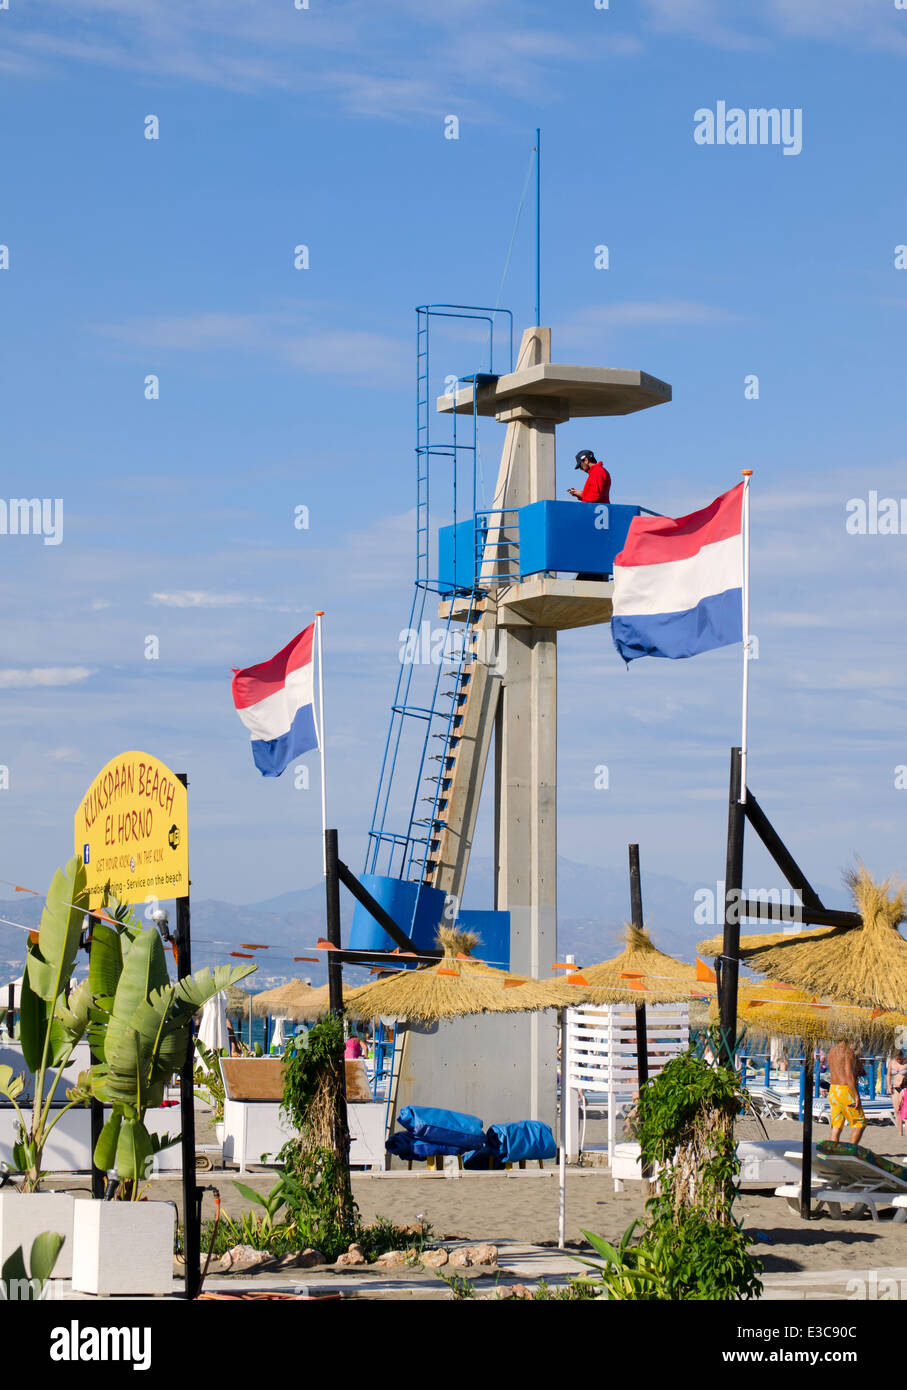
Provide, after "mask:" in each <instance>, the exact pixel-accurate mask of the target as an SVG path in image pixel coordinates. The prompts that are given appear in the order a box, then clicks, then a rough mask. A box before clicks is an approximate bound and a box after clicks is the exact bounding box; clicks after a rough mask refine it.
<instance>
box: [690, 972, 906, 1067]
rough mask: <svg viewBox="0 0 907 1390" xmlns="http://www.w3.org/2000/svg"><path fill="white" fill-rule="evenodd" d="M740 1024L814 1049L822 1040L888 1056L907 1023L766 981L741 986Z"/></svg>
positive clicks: (713, 1012)
mask: <svg viewBox="0 0 907 1390" xmlns="http://www.w3.org/2000/svg"><path fill="white" fill-rule="evenodd" d="M710 1020H711V1021H712V1022H714V1023H717V1022H719V1014H718V1005H717V1003H713V1004H712V1006H711V1009H710ZM737 1021H738V1023H739V1024H740V1026H741V1027H745V1028H746V1030H747V1032H748V1033H749V1034H750V1036H753V1035H755V1036H757V1037H760V1036H761V1037H765V1038H799V1039H801V1040H802V1041H803V1042H804V1043H805V1044H807V1045H809V1046H813V1047H815V1045H816V1044H817V1043H821V1042H849V1043H853V1044H854V1045H856V1046H865V1047H868V1048H869V1049H871V1050H872V1051H883V1052H890V1051H893V1050H894V1047H895V1046H896V1038H897V1035H898V1034H899V1032H900V1030H901V1029H902V1028H903V1027H904V1026H905V1024H907V1015H904V1014H901V1013H891V1012H887V1011H884V1010H881V1009H863V1008H856V1007H848V1006H846V1005H843V1004H830V1003H828V1002H826V1001H823V1000H820V999H818V998H817V997H816V996H815V995H814V994H810V993H809V992H808V991H807V990H803V989H793V988H792V987H791V986H789V985H782V984H778V983H777V982H775V981H772V980H766V981H765V982H761V981H760V982H756V983H746V984H741V985H740V988H739V991H738V996H737Z"/></svg>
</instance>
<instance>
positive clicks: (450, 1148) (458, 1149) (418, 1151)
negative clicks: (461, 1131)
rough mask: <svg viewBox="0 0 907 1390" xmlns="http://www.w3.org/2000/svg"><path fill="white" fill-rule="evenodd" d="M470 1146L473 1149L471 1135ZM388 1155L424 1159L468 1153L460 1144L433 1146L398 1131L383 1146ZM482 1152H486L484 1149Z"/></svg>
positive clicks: (407, 1133)
mask: <svg viewBox="0 0 907 1390" xmlns="http://www.w3.org/2000/svg"><path fill="white" fill-rule="evenodd" d="M469 1142H470V1146H471V1147H472V1148H474V1147H475V1143H476V1136H475V1135H474V1134H473V1135H472V1136H471V1139H470V1141H469ZM385 1148H386V1149H387V1151H388V1153H391V1154H395V1155H396V1157H397V1158H405V1159H413V1158H418V1159H425V1158H434V1156H435V1155H436V1154H458V1155H463V1154H465V1153H468V1152H469V1150H468V1149H464V1147H463V1146H462V1144H433V1143H432V1142H431V1141H430V1140H427V1139H417V1138H416V1137H415V1135H414V1134H410V1132H409V1130H406V1129H398V1130H397V1133H396V1134H392V1135H391V1137H390V1138H389V1139H388V1141H387V1143H386V1144H385ZM482 1152H486V1151H485V1150H484V1149H483V1150H482Z"/></svg>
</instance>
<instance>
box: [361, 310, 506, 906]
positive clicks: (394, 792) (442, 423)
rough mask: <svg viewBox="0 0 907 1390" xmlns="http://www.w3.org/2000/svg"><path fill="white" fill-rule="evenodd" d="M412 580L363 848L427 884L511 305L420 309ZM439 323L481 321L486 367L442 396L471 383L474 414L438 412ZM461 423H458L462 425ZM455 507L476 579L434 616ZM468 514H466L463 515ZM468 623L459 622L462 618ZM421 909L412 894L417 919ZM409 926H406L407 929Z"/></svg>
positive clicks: (448, 769)
mask: <svg viewBox="0 0 907 1390" xmlns="http://www.w3.org/2000/svg"><path fill="white" fill-rule="evenodd" d="M416 314H417V329H416V362H417V368H416V385H417V409H416V581H415V586H414V590H413V599H412V604H411V607H410V616H409V626H408V628H406V629H404V632H403V633H401V650H400V672H399V675H398V677H397V688H396V691H395V694H394V700H393V703H392V705H391V718H390V725H389V728H388V734H387V739H386V742H385V746H384V754H383V757H382V761H381V771H380V775H379V778H378V791H377V795H376V798H375V805H374V809H373V813H372V822H371V829H370V831H369V840H368V849H367V852H366V862H365V870H366V872H367V873H372V874H383V875H387V876H389V877H394V878H400V879H405V880H407V881H409V882H414V883H418V884H420V885H422V884H430V883H431V882H432V881H433V875H434V873H435V871H436V868H437V863H438V860H437V855H438V850H439V846H440V842H441V836H442V834H443V832H444V827H445V812H446V809H447V806H448V802H449V798H450V794H451V790H452V787H453V784H454V780H455V778H456V772H457V754H458V749H459V746H460V741H461V729H462V727H463V723H464V719H465V717H466V713H467V708H468V703H469V698H470V691H471V689H472V688H473V684H474V677H475V672H476V659H477V644H478V641H479V640H480V639H479V633H480V626H479V624H480V621H481V615H482V598H483V588H482V586H481V578H482V576H481V561H482V551H483V548H484V531H483V527H484V524H485V523H484V521H483V520H482V519H481V518H477V511H476V501H477V499H476V465H477V454H478V439H477V421H478V417H477V412H476V408H475V405H476V392H477V390H478V387H479V386H480V385H481V384H482V383H483V381H487V380H488V379H489V378H490V377H493V376H494V367H495V362H494V349H495V344H494V338H495V322H496V319H498V318H503V319H504V320H505V321H506V324H507V328H508V331H509V349H510V355H509V361H508V363H507V366H506V368H505V370H511V369H512V358H513V326H512V316H511V315H510V313H509V311H507V310H500V309H499V310H494V309H483V308H479V307H474V306H469V305H467V306H458V305H448V304H438V305H423V306H421V307H420V308H419V309H417V311H416ZM443 320H459V321H460V324H459V325H458V326H459V328H460V329H462V326H463V321H464V320H465V321H468V322H477V323H478V324H479V325H480V326H482V327H483V332H484V334H485V335H486V344H485V347H486V357H487V364H488V365H487V371H486V372H483V373H478V372H477V373H475V374H473V375H471V376H468V377H466V376H464V377H459V376H458V377H456V378H454V377H448V378H446V379H444V389H443V391H438V392H437V394H439V395H440V394H447V393H449V392H450V391H451V390H453V391H459V390H461V389H462V388H463V387H464V386H466V387H471V388H472V395H473V410H472V412H471V415H468V416H465V417H464V416H458V415H457V414H456V412H453V413H451V414H450V415H447V416H442V417H439V416H438V415H437V414H436V411H435V401H434V398H433V394H432V386H433V380H432V376H433V368H432V347H433V339H434V337H435V335H436V334H437V332H438V330H439V328H445V327H448V325H446V324H444V323H442V322H440V321H443ZM464 421H465V422H466V423H465V427H464ZM458 512H459V514H460V516H462V517H463V519H464V520H466V519H468V520H474V526H473V528H471V530H470V535H471V537H472V551H473V555H472V561H473V562H472V563H471V564H470V565H469V566H468V569H469V571H470V573H471V585H470V587H465V588H462V589H460V590H458V591H457V594H456V597H457V599H458V600H459V603H458V604H457V605H456V610H457V611H456V621H455V620H454V608H455V605H454V603H453V602H451V603H450V604H449V605H448V612H447V616H446V619H440V620H439V619H438V617H437V613H438V598H439V596H440V594H441V592H442V590H441V586H440V583H439V577H438V557H437V527H438V524H439V523H440V522H442V521H443V522H444V523H447V522H450V521H453V522H454V523H456V521H457V520H458ZM464 513H465V516H463V514H464ZM464 619H465V621H464ZM417 910H418V894H417V897H416V904H415V906H414V909H413V920H415V915H416V911H417ZM402 925H405V924H402Z"/></svg>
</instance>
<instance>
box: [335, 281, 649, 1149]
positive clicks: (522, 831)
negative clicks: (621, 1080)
mask: <svg viewBox="0 0 907 1390" xmlns="http://www.w3.org/2000/svg"><path fill="white" fill-rule="evenodd" d="M418 312H419V315H420V439H419V443H418V444H417V458H418V460H419V470H418V471H419V486H418V500H419V506H418V513H419V515H418V521H417V532H418V537H419V539H418V545H417V549H418V552H419V566H420V575H419V578H417V584H416V590H417V596H416V600H415V601H414V607H413V616H412V617H411V629H410V630H411V631H416V630H417V626H418V624H419V623H421V612H422V608H420V604H419V591H420V589H421V590H422V605H423V606H426V607H427V605H428V604H431V606H432V608H433V610H434V611H433V615H432V618H433V621H434V622H437V623H438V624H440V625H441V626H442V627H443V629H444V631H445V633H447V634H451V639H450V640H449V641H448V642H447V646H446V651H447V653H448V655H449V657H450V659H449V660H448V661H445V662H442V663H439V667H438V671H437V673H436V676H435V673H433V672H432V673H430V674H431V676H435V684H434V695H433V696H429V695H423V696H420V697H416V696H414V694H413V690H414V684H413V672H412V671H410V672H408V673H407V672H406V670H405V669H401V680H400V683H399V684H398V691H397V698H396V699H395V702H394V706H393V712H392V720H391V731H390V735H389V739H388V746H387V748H386V750H385V759H384V764H383V766H382V775H381V784H380V786H379V795H378V799H377V802H376V813H375V816H374V817H373V823H372V831H371V836H370V850H369V859H368V862H367V864H366V869H367V874H366V877H365V878H364V880H363V881H364V882H366V884H367V886H368V887H369V889H370V891H371V892H372V893H373V894H374V895H375V896H376V897H377V898H378V899H379V901H381V902H382V905H384V906H386V907H387V908H388V910H389V911H391V913H392V915H394V916H395V918H396V920H398V921H400V922H401V925H403V926H406V925H407V920H406V919H407V914H410V915H409V924H410V926H411V934H412V935H413V939H414V940H416V941H417V943H419V944H420V945H422V946H423V947H424V946H428V945H430V944H433V937H434V933H435V931H436V930H437V926H438V925H439V923H440V922H442V921H447V922H448V923H450V922H452V921H453V920H457V921H458V922H459V924H460V925H461V926H462V927H464V928H468V929H475V930H477V931H478V934H479V935H480V937H481V945H480V947H479V949H478V954H479V955H480V956H482V957H483V958H484V959H486V960H488V961H489V963H492V964H498V965H503V966H504V967H505V968H509V969H511V970H513V971H515V972H518V973H521V974H526V975H531V976H533V977H536V978H541V977H544V976H548V975H551V974H552V973H553V972H552V964H553V962H554V961H556V960H557V634H558V632H559V631H561V630H562V629H565V628H575V627H587V626H591V625H594V624H601V623H607V622H609V621H610V618H611V597H612V591H613V584H612V582H611V578H610V576H611V573H612V570H613V561H614V556H615V555H616V554H617V553H618V552H619V551H620V549H621V548H622V546H623V543H624V540H625V538H626V534H627V530H628V528H629V524H630V521H631V520H632V518H633V516H635V515H637V514H638V513H639V512H640V510H642V509H641V508H640V507H636V506H617V505H610V506H607V507H605V506H598V505H589V504H581V503H579V502H576V501H573V500H570V501H557V500H556V498H555V446H556V429H557V426H558V425H560V424H564V423H565V422H566V421H568V420H570V419H574V418H577V417H587V418H592V417H605V416H613V415H628V414H632V413H634V412H636V411H640V410H646V409H648V408H649V407H650V406H655V405H661V404H663V403H664V402H667V401H670V399H671V388H670V386H669V385H668V384H667V383H666V382H664V381H660V380H659V379H658V378H656V377H652V376H649V375H647V374H646V373H645V372H641V371H635V370H622V369H615V368H610V367H584V366H575V365H563V364H559V363H555V362H552V360H551V330H550V329H549V328H543V327H536V328H530V329H527V330H526V331H525V332H524V334H523V338H522V342H521V345H520V349H519V353H518V355H517V360H516V363H515V365H513V366H512V369H511V370H509V371H507V372H505V373H503V374H495V373H494V371H493V370H489V371H487V372H479V373H476V374H474V375H472V376H470V377H468V378H459V379H458V381H457V383H456V385H455V386H454V387H453V389H451V390H449V391H448V392H447V393H446V394H444V395H441V396H440V398H434V397H430V396H429V390H428V387H429V381H430V371H429V330H430V328H431V326H432V315H433V314H434V313H443V314H444V316H445V317H450V316H451V314H452V312H453V311H452V307H451V306H426V307H425V308H423V309H420V310H419V311H418ZM462 312H463V315H464V316H469V317H474V316H477V315H479V314H481V315H485V316H487V315H491V314H494V313H497V312H499V311H488V310H482V311H480V310H465V309H464V310H463V311H462ZM492 322H493V320H492ZM423 343H424V353H423V351H422V346H423ZM492 353H493V349H492ZM423 359H424V360H423ZM423 367H424V370H422V368H423ZM432 410H434V412H435V413H436V416H437V418H438V419H441V420H443V419H444V418H445V417H446V418H447V419H448V421H449V424H450V429H451V433H450V435H449V436H447V437H445V438H444V440H443V441H441V442H439V441H438V440H437V437H436V432H435V434H433V433H432V425H431V422H430V420H429V412H430V411H432ZM462 417H466V431H465V442H464V433H463V429H462V425H460V426H458V419H462ZM481 417H494V418H495V419H496V420H498V421H500V422H503V423H505V424H506V425H507V431H506V436H505V439H504V445H503V450H502V454H501V461H500V467H499V470H498V475H497V482H496V486H495V490H494V496H493V500H492V505H491V506H490V507H489V508H485V509H477V508H476V505H475V490H474V482H473V496H472V499H471V507H470V505H469V499H467V511H468V515H467V517H466V519H465V520H461V519H459V517H458V516H457V515H456V512H455V513H454V520H453V522H452V523H450V524H448V525H446V526H441V527H439V528H437V542H436V545H435V544H433V539H434V531H433V528H432V526H431V522H430V517H429V509H428V501H429V498H430V495H431V487H430V479H431V478H432V477H437V474H438V472H439V468H444V467H446V468H448V470H449V469H450V468H452V470H453V476H454V484H455V487H454V495H455V498H456V496H457V491H456V478H457V469H458V465H459V466H460V468H461V472H462V463H463V459H464V457H465V459H466V462H467V464H468V461H469V457H470V451H472V459H473V462H474V460H475V430H476V428H477V422H478V420H479V419H480V418H481ZM423 422H424V423H423ZM458 430H459V433H458ZM462 493H463V487H462V486H461V487H460V494H459V495H460V497H461V499H462ZM467 493H468V489H467ZM461 514H462V501H461ZM423 562H424V563H423ZM577 572H580V573H583V574H592V575H596V576H599V575H600V576H601V578H591V579H587V578H583V579H578V578H577V577H576V573H577ZM435 602H436V604H437V606H436V607H435V606H434V604H435ZM401 665H402V668H403V667H404V666H405V663H401ZM442 680H449V681H450V682H451V683H450V684H449V685H448V686H447V688H446V689H444V688H443V686H442ZM407 719H410V720H411V721H415V720H417V719H421V721H422V724H423V729H422V731H421V733H420V739H421V747H422V752H421V757H420V758H419V766H418V774H417V782H418V789H417V791H416V795H415V796H414V797H413V799H412V803H411V807H410V824H409V829H408V831H407V832H406V833H405V834H404V833H401V832H400V831H394V830H390V829H389V828H388V817H389V814H390V808H391V805H392V800H393V798H392V795H391V792H392V783H393V780H394V771H395V768H396V767H397V766H398V763H399V756H398V754H399V750H400V748H401V747H402V742H403V734H404V732H405V725H406V721H407ZM422 734H424V737H422ZM418 742H419V740H417V745H418ZM492 750H493V757H494V762H493V767H494V815H493V823H494V843H493V847H492V846H491V845H489V846H487V847H485V846H483V848H484V849H485V852H486V853H487V852H488V851H489V850H493V857H494V864H495V900H494V905H493V909H492V910H490V911H488V912H479V911H472V912H464V911H462V910H460V908H459V904H460V902H461V901H462V898H463V891H464V887H465V884H466V875H467V870H468V866H469V858H470V853H471V851H472V848H473V844H474V836H475V831H476V819H477V814H478V810H479V802H480V798H481V794H482V787H483V783H484V782H485V775H486V768H487V767H488V764H489V758H490V757H491V756H492ZM410 777H411V774H410ZM409 785H410V788H411V785H412V783H411V781H410V784H409ZM420 793H421V795H420ZM426 803H427V804H428V806H429V808H430V809H429V810H428V811H425V812H424V813H423V814H419V812H420V811H421V807H422V806H424V805H425V804H426ZM382 858H383V859H384V863H382V862H381V861H382ZM382 868H384V870H385V872H384V873H383V874H382V873H381V869H382ZM357 913H359V910H358V909H357ZM401 919H402V920H401ZM369 924H370V925H369ZM372 929H373V930H372ZM370 932H371V934H369V933H370ZM357 933H358V938H357ZM379 933H380V937H381V938H383V940H382V942H381V944H384V945H390V943H389V941H388V938H387V937H386V936H384V934H383V933H382V932H380V928H378V926H377V924H376V923H374V921H373V919H371V918H368V919H367V921H366V918H365V915H363V914H359V915H358V920H356V921H354V939H351V943H350V944H351V945H356V946H361V945H365V944H366V940H367V944H368V945H371V946H377V945H378V944H379V936H378V934H379ZM395 1083H396V1084H395V1102H396V1104H395V1108H399V1106H402V1105H405V1104H410V1103H421V1104H439V1105H444V1106H446V1107H449V1108H453V1109H459V1110H466V1111H470V1112H472V1113H475V1114H478V1115H479V1116H480V1117H481V1118H482V1119H483V1121H484V1122H485V1123H486V1124H489V1123H497V1122H504V1121H508V1120H518V1119H542V1120H546V1121H547V1122H548V1123H551V1124H553V1121H554V1112H555V1039H554V1016H553V1015H544V1014H543V1015H539V1014H532V1015H527V1016H526V1017H525V1018H520V1017H514V1016H513V1015H509V1016H506V1017H502V1018H496V1017H494V1016H491V1015H483V1016H479V1017H471V1018H467V1019H464V1020H461V1021H456V1022H452V1023H444V1024H440V1025H437V1026H435V1027H432V1028H424V1027H410V1028H408V1029H407V1033H406V1042H405V1047H403V1048H400V1049H398V1051H397V1057H396V1061H395Z"/></svg>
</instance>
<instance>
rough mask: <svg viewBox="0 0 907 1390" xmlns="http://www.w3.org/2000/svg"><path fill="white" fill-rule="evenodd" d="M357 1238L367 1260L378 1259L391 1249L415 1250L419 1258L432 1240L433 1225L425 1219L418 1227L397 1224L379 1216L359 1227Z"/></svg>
mask: <svg viewBox="0 0 907 1390" xmlns="http://www.w3.org/2000/svg"><path fill="white" fill-rule="evenodd" d="M356 1240H357V1241H358V1242H359V1244H360V1245H361V1246H362V1253H363V1254H364V1255H365V1258H366V1259H367V1260H377V1258H378V1256H379V1255H386V1254H387V1253H388V1251H390V1250H415V1251H416V1252H417V1258H418V1256H419V1255H421V1254H422V1252H423V1251H424V1250H425V1248H426V1246H427V1245H428V1244H429V1243H430V1241H431V1226H430V1225H429V1223H428V1222H427V1221H425V1220H421V1221H420V1222H419V1226H418V1229H416V1228H414V1227H413V1226H397V1225H395V1224H394V1222H393V1221H388V1220H387V1218H386V1217H383V1216H379V1217H378V1218H377V1220H375V1221H374V1222H372V1224H371V1225H370V1226H360V1227H359V1228H358V1230H357V1232H356Z"/></svg>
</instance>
